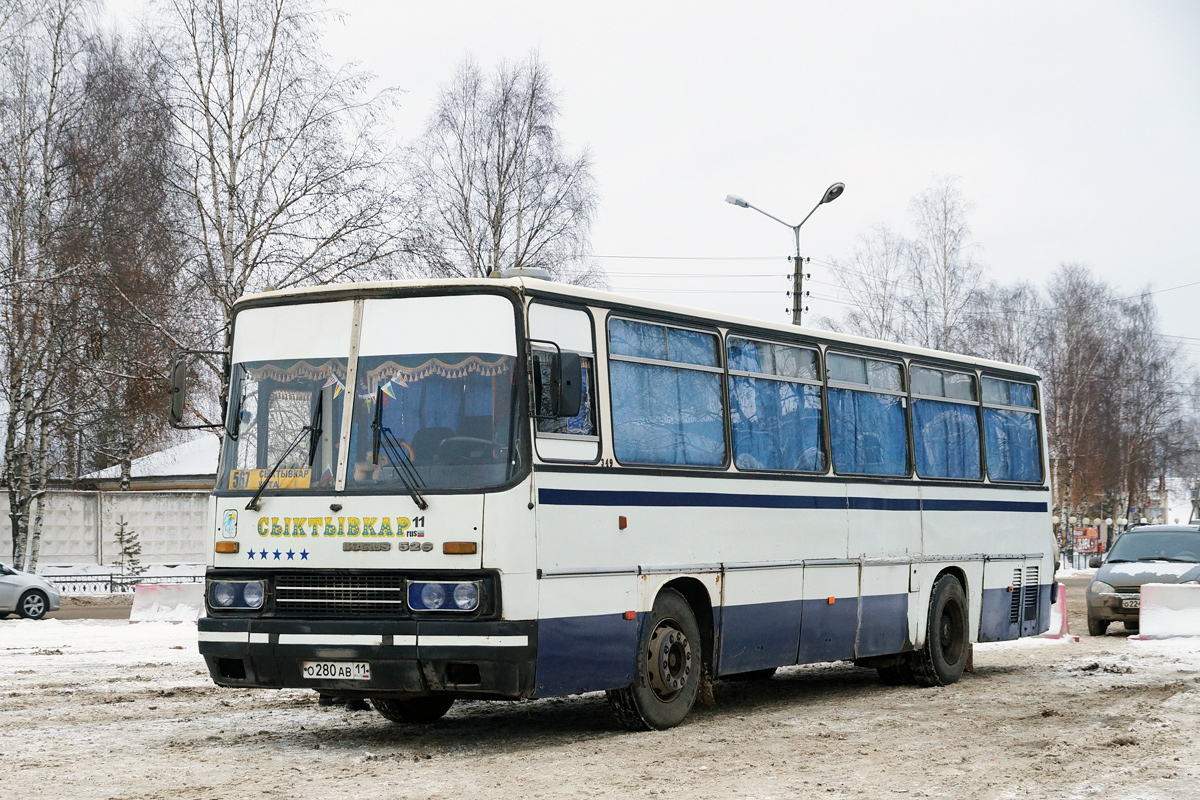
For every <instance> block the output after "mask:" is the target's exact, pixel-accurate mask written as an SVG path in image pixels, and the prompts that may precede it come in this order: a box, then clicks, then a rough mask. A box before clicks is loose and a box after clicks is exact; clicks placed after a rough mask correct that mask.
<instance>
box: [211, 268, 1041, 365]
mask: <svg viewBox="0 0 1200 800" xmlns="http://www.w3.org/2000/svg"><path fill="white" fill-rule="evenodd" d="M471 286H478V287H480V288H490V289H495V288H496V287H498V286H502V287H507V288H509V289H511V290H513V291H515V292H516V293H518V294H522V295H529V294H534V295H543V296H545V295H553V296H557V297H561V298H563V299H575V300H583V301H585V302H588V303H592V304H595V305H600V306H610V307H611V306H617V307H621V308H628V309H635V310H642V311H648V312H651V313H658V314H662V315H669V316H675V315H679V316H684V317H689V318H692V319H704V320H710V321H711V322H712V323H713V324H715V325H718V326H720V327H725V328H754V329H757V330H760V331H763V330H766V331H777V332H779V333H780V334H782V335H785V336H795V335H797V334H799V335H801V336H803V337H804V338H807V339H811V340H814V341H816V342H820V343H823V344H832V345H837V344H848V345H858V346H862V347H868V348H878V349H883V350H889V351H891V352H893V353H897V354H901V355H906V356H912V357H917V358H920V357H925V358H930V359H937V360H949V361H955V362H959V363H963V364H970V365H974V366H977V367H981V368H984V369H997V370H1005V371H1007V372H1017V373H1023V374H1026V375H1028V376H1029V377H1030V378H1031V379H1034V380H1037V379H1039V376H1038V373H1037V372H1036V371H1035V370H1033V369H1030V368H1029V367H1025V366H1021V365H1018V364H1009V363H1005V362H1002V361H992V360H990V359H986V358H976V357H974V356H966V355H962V354H960V353H952V352H948V351H944V350H931V349H928V348H925V347H915V346H913V345H907V344H899V343H897V342H889V341H886V340H883V339H870V338H867V337H864V336H854V335H852V334H846V333H837V332H835V331H827V330H823V329H821V328H808V327H803V326H800V327H798V326H796V325H791V324H789V323H782V322H771V321H769V320H762V319H754V318H753V317H742V316H738V315H736V314H724V313H721V312H717V311H709V310H707V309H700V308H692V307H689V306H678V305H674V304H671V303H660V302H656V301H654V300H645V299H642V298H640V297H634V296H632V295H625V294H618V293H616V292H609V291H603V290H600V289H590V288H587V287H584V286H573V285H571V284H566V283H558V282H555V281H547V280H541V279H537V278H444V279H417V280H401V281H369V282H361V283H337V284H323V285H320V286H306V287H301V288H295V289H279V290H273V291H268V292H260V293H257V294H248V295H244V296H243V297H241V298H239V299H238V301H237V303H236V304H235V306H234V313H235V314H236V313H237V311H238V310H239V309H240V308H241V307H243V306H249V305H259V304H264V302H265V303H270V302H271V301H274V302H279V301H281V300H285V299H286V298H289V297H294V298H297V299H301V298H305V299H309V300H316V299H317V298H318V297H319V298H320V299H331V298H335V297H341V296H347V295H349V296H353V295H356V294H362V293H371V294H376V293H381V292H386V291H387V290H388V289H417V288H421V289H431V288H439V287H445V288H456V289H463V288H467V287H471Z"/></svg>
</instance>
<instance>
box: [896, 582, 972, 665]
mask: <svg viewBox="0 0 1200 800" xmlns="http://www.w3.org/2000/svg"><path fill="white" fill-rule="evenodd" d="M967 619H968V616H967V596H966V593H965V592H963V588H962V584H961V583H959V582H958V579H957V578H955V577H954V576H953V575H943V576H942V577H940V578H938V579H937V581H936V582H935V583H934V584H933V591H932V592H930V594H929V624H928V625H927V626H926V628H925V646H924V647H922V648H921V649H919V650H916V651H914V652H913V654H912V656H911V661H910V662H909V663H910V665H911V667H912V675H913V680H914V681H915V682H916V684H917V685H918V686H949V685H950V684H952V683H954V682H956V681H957V680H958V679H959V678H960V677H962V674H963V670H964V669H965V668H966V666H967V656H968V654H969V653H970V652H971V641H970V631H969V630H968V627H967Z"/></svg>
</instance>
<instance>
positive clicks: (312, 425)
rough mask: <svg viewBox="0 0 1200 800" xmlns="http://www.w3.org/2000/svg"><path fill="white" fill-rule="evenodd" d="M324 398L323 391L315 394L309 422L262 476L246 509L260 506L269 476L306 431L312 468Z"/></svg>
mask: <svg viewBox="0 0 1200 800" xmlns="http://www.w3.org/2000/svg"><path fill="white" fill-rule="evenodd" d="M324 399H325V398H324V393H323V392H322V393H320V394H318V395H317V406H316V408H314V409H313V415H312V419H311V420H310V421H309V424H307V425H305V426H304V427H303V428H301V429H300V432H299V433H298V434H296V438H295V439H293V440H292V443H291V444H290V445H288V449H287V450H284V451H283V455H281V456H280V457H279V460H278V461H276V462H275V466H273V467H271V471H270V472H268V473H267V477H265V478H263V480H262V482H261V483H260V484H259V485H258V491H256V492H255V493H254V496H253V497H251V498H250V502H249V503H246V510H247V511H258V510H260V508H261V506H259V504H258V500H259V498H260V497H262V493H263V492H264V491H266V488H267V486H268V485H269V484H270V483H271V478H273V477H275V473H276V472H277V471H278V470H279V467H280V466H281V465H282V464H283V462H284V461H285V460H287V457H288V456H290V455H291V454H292V451H293V450H295V449H296V447H297V446H299V444H300V443H301V442H302V441H304V434H306V433H307V434H308V437H309V438H308V466H309V469H312V465H313V460H314V459H315V458H316V455H317V440H318V439H319V438H320V437H321V416H322V408H323V406H324V403H323V401H324Z"/></svg>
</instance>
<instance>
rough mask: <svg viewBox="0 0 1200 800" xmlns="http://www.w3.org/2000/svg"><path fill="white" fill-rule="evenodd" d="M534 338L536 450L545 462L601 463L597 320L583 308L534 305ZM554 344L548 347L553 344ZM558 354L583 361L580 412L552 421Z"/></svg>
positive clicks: (531, 328) (531, 310)
mask: <svg viewBox="0 0 1200 800" xmlns="http://www.w3.org/2000/svg"><path fill="white" fill-rule="evenodd" d="M529 338H530V339H531V340H532V341H531V344H532V346H533V392H534V397H533V406H534V413H535V414H536V415H537V419H536V420H535V421H534V429H535V430H536V431H537V437H536V439H535V441H534V446H535V447H536V448H537V454H538V457H539V458H541V459H542V460H543V461H586V462H592V461H596V460H597V459H598V458H599V457H600V430H599V426H598V425H597V423H596V380H595V377H596V375H595V365H596V359H595V357H594V353H595V352H596V350H595V340H594V338H593V336H592V318H591V316H590V315H589V314H588V312H587V311H585V310H584V309H582V308H567V307H565V306H558V305H551V304H549V303H539V302H533V303H530V304H529ZM551 342H552V343H553V344H549V343H551ZM555 346H557V347H558V349H559V352H562V353H574V354H576V355H578V356H579V364H580V367H581V370H582V375H581V377H582V386H581V387H580V389H581V398H580V403H579V413H577V414H574V415H572V416H569V417H560V416H553V415H554V414H555V413H556V412H557V409H556V408H554V407H553V403H552V401H551V392H550V384H551V376H552V366H551V365H552V363H553V360H554V358H555V355H556V351H555V350H554V347H555Z"/></svg>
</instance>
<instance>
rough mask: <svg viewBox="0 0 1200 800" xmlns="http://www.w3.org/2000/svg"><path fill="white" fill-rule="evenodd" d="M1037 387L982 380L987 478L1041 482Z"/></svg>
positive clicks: (989, 379)
mask: <svg viewBox="0 0 1200 800" xmlns="http://www.w3.org/2000/svg"><path fill="white" fill-rule="evenodd" d="M1037 414H1038V410H1037V403H1036V402H1035V400H1034V387H1033V385H1032V384H1029V383H1016V382H1015V381H1005V380H1000V379H999V378H984V379H983V439H984V442H983V445H984V451H985V452H986V453H987V459H986V460H987V470H988V478H990V479H991V480H994V481H1019V482H1022V483H1036V482H1038V481H1040V480H1041V479H1042V451H1041V442H1040V441H1039V439H1038V423H1037Z"/></svg>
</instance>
